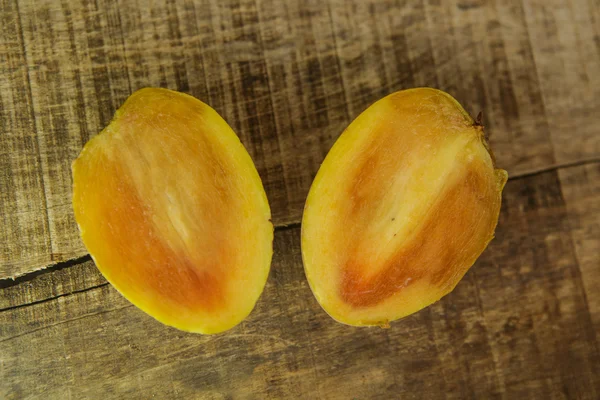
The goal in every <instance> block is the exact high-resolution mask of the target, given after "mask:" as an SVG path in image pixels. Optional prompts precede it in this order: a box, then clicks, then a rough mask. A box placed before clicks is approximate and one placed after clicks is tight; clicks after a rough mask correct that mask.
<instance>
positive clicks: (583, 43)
mask: <svg viewBox="0 0 600 400" xmlns="http://www.w3.org/2000/svg"><path fill="white" fill-rule="evenodd" d="M523 9H524V14H525V24H524V26H525V27H526V29H527V30H528V32H529V38H530V39H529V40H530V41H531V43H532V50H533V53H534V57H535V68H536V69H537V73H538V76H539V79H540V80H542V81H544V82H552V84H551V85H549V84H546V85H542V86H541V90H542V95H543V98H544V106H545V109H546V114H547V116H548V123H549V125H550V130H551V139H552V143H553V145H554V151H555V156H556V161H557V162H558V163H564V162H569V161H573V160H578V159H580V160H581V159H586V158H595V157H598V154H600V128H599V127H598V111H599V110H600V74H598V71H600V42H599V41H598V37H599V34H600V3H598V2H597V1H588V0H574V1H561V0H551V1H544V0H532V1H524V7H523Z"/></svg>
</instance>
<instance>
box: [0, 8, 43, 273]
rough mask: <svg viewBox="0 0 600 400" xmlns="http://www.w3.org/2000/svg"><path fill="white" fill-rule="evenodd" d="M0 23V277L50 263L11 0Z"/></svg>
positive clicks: (28, 95) (36, 150) (17, 24)
mask: <svg viewBox="0 0 600 400" xmlns="http://www.w3.org/2000/svg"><path fill="white" fill-rule="evenodd" d="M0 27H1V28H0V29H1V31H0V32H1V34H0V279H1V278H5V277H7V276H14V275H18V274H19V273H21V272H22V271H27V270H28V269H29V267H28V265H29V264H31V265H32V266H37V265H47V264H50V263H51V262H52V259H53V252H52V244H51V238H50V232H49V228H48V216H47V213H46V209H47V205H46V195H45V185H44V181H43V177H42V172H41V168H40V151H39V143H38V140H37V137H36V129H35V120H34V118H33V108H32V100H31V92H30V86H29V77H28V69H27V66H26V62H25V55H24V49H25V47H24V46H25V45H24V42H23V37H22V32H23V30H22V26H21V23H20V21H19V18H18V10H17V6H16V4H15V3H14V2H13V1H11V0H3V1H2V2H0ZM26 264H27V265H26Z"/></svg>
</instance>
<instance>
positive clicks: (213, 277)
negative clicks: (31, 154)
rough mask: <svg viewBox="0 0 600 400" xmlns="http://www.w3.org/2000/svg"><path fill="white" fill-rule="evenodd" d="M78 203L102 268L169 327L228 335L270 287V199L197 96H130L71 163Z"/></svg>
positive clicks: (163, 92) (240, 149) (155, 92)
mask: <svg viewBox="0 0 600 400" xmlns="http://www.w3.org/2000/svg"><path fill="white" fill-rule="evenodd" d="M73 208H74V211H75V218H76V220H77V223H78V225H79V229H80V231H81V237H82V239H83V242H84V244H85V246H86V247H87V249H88V251H89V252H90V255H91V256H92V257H93V259H94V261H95V263H96V265H97V267H98V269H99V270H100V271H101V272H102V274H103V275H104V276H105V277H106V279H107V280H108V281H109V282H110V283H111V284H112V285H113V286H114V287H115V288H116V289H117V290H118V291H119V292H121V294H123V295H124V296H125V297H126V298H127V299H128V300H129V301H131V302H132V303H133V304H135V305H136V306H138V307H139V308H140V309H142V310H143V311H145V312H147V313H148V314H150V315H151V316H153V317H154V318H156V319H157V320H159V321H161V322H163V323H164V324H167V325H170V326H173V327H176V328H178V329H181V330H185V331H190V332H197V333H217V332H222V331H224V330H227V329H229V328H231V327H233V326H235V325H237V324H238V323H240V322H241V321H242V320H243V319H244V318H245V317H246V316H247V315H248V314H249V313H250V312H251V311H252V308H253V307H254V305H255V303H256V301H257V300H258V298H259V296H260V294H261V293H262V290H263V288H264V285H265V282H266V280H267V276H268V274H269V268H270V263H271V255H272V241H273V226H272V224H271V221H270V217H271V215H270V210H269V205H268V203H267V197H266V195H265V192H264V189H263V186H262V183H261V180H260V177H259V175H258V173H257V171H256V168H255V166H254V164H253V162H252V160H251V158H250V156H249V154H248V153H247V152H246V149H245V148H244V146H243V145H242V143H241V142H240V140H239V139H238V137H237V136H236V134H235V133H234V132H233V130H232V129H231V128H230V127H229V125H228V124H227V123H226V122H225V121H224V120H223V119H222V118H221V117H220V116H219V115H218V114H217V112H216V111H214V110H213V109H212V108H211V107H209V106H208V105H206V104H204V103H202V102H201V101H200V100H198V99H195V98H194V97H191V96H188V95H185V94H182V93H178V92H174V91H170V90H167V89H153V88H147V89H141V90H139V91H137V92H135V93H134V94H132V95H131V96H130V97H129V98H128V99H127V101H126V102H125V104H124V105H123V106H122V107H121V108H120V109H119V110H118V111H117V112H116V114H115V117H114V119H113V120H112V122H111V123H110V125H108V126H107V127H106V128H105V129H104V130H103V131H102V132H101V133H100V134H98V135H97V136H96V137H94V138H93V139H91V140H90V141H89V142H88V143H87V144H86V146H85V147H84V149H83V150H82V151H81V154H80V155H79V157H78V158H77V159H76V160H75V161H74V162H73Z"/></svg>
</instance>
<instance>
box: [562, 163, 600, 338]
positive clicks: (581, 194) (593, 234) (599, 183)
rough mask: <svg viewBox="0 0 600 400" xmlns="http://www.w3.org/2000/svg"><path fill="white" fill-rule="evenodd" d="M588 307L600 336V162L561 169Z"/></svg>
mask: <svg viewBox="0 0 600 400" xmlns="http://www.w3.org/2000/svg"><path fill="white" fill-rule="evenodd" d="M559 177H560V182H561V186H562V192H563V196H564V198H565V203H566V205H567V209H568V211H569V223H570V227H571V236H572V237H573V245H574V246H575V254H576V256H577V261H578V262H579V269H580V272H581V280H582V284H583V287H584V288H585V293H586V296H587V302H588V309H589V312H590V314H591V317H592V321H593V322H594V326H595V328H596V329H595V331H596V339H597V340H598V339H600V162H597V163H591V164H588V165H584V166H581V167H577V168H566V169H561V170H560V171H559Z"/></svg>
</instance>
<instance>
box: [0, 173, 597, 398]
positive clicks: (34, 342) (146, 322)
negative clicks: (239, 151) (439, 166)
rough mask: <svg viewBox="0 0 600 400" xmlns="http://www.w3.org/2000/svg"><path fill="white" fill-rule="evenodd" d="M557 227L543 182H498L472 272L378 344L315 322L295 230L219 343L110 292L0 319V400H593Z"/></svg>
mask: <svg viewBox="0 0 600 400" xmlns="http://www.w3.org/2000/svg"><path fill="white" fill-rule="evenodd" d="M596 173H597V172H596ZM594 177H595V176H590V181H589V185H595V184H596V183H594V182H595V179H594ZM575 180H576V181H577V185H580V184H581V183H582V182H581V181H580V180H579V179H575ZM584 185H588V183H584ZM583 190H584V191H585V192H586V193H591V192H589V190H590V189H583ZM575 194H576V195H578V194H579V193H575ZM588 201H593V199H591V200H590V199H589V197H588ZM577 210H578V212H580V213H582V218H583V217H584V215H583V213H585V209H584V207H583V204H582V207H581V208H577ZM590 212H594V211H593V210H591V211H590ZM588 217H590V215H588ZM571 222H572V219H571V220H570V219H569V218H568V215H567V212H566V208H565V202H564V199H563V195H562V193H561V189H560V185H559V180H558V174H557V172H556V171H551V172H547V173H542V174H535V175H532V176H528V177H523V178H520V179H515V180H511V181H509V183H508V185H507V187H506V190H505V194H504V206H503V210H502V214H501V220H500V225H499V228H498V231H497V238H496V239H495V240H494V241H493V242H492V243H491V245H490V247H489V249H488V250H486V252H485V253H484V254H483V256H482V257H481V258H480V260H479V261H478V262H477V264H476V266H475V267H474V268H473V269H472V270H471V271H470V272H469V273H468V274H467V276H466V277H465V279H464V280H463V281H462V282H461V283H460V284H459V285H458V286H457V288H456V289H455V290H454V291H453V292H452V293H451V294H450V295H448V296H447V297H445V298H444V299H442V300H441V301H440V302H438V303H436V304H434V305H433V306H431V307H429V308H427V309H425V310H423V311H421V312H419V313H417V314H415V315H413V316H410V317H408V318H406V319H404V320H402V321H398V322H396V323H393V324H392V328H391V329H389V330H381V329H379V328H375V329H369V328H354V327H349V326H345V325H341V324H338V323H336V322H334V321H333V320H332V319H331V318H329V317H328V316H327V315H326V314H325V313H324V312H323V311H322V310H321V309H320V307H319V306H318V304H317V303H316V301H315V299H314V298H313V296H312V294H311V292H310V289H309V288H308V285H307V283H306V279H305V277H304V273H303V269H302V261H301V255H300V237H299V228H298V227H291V228H287V229H279V230H277V231H276V238H275V255H274V262H273V269H272V272H271V276H270V279H269V281H268V284H267V287H266V290H265V292H264V294H263V296H262V298H261V300H260V301H259V304H258V305H257V307H256V309H255V310H254V311H253V313H252V314H251V316H250V317H249V318H248V319H247V320H246V321H245V322H243V323H242V324H241V325H240V326H238V327H236V328H234V329H233V330H231V331H229V332H227V333H224V334H221V335H217V336H198V335H193V334H186V333H183V332H179V331H176V330H174V329H172V328H168V327H165V326H162V325H161V324H159V323H157V322H155V321H154V320H153V319H152V318H150V317H148V316H146V315H145V314H144V313H142V312H141V311H139V310H137V309H136V308H135V307H133V306H132V305H130V304H129V303H128V302H127V301H126V300H124V299H123V298H122V297H121V296H120V295H119V294H118V293H117V292H116V291H115V290H114V289H112V287H111V286H110V285H102V286H100V287H95V288H91V289H89V290H84V291H76V292H74V293H66V295H63V296H58V297H56V298H50V299H48V300H47V301H41V302H38V303H36V304H33V305H30V306H21V307H16V308H11V309H8V310H5V311H2V312H0V355H1V356H0V397H3V398H28V397H34V396H41V395H44V396H45V397H50V398H53V397H66V396H71V397H74V398H82V397H93V396H97V395H98V394H99V393H101V394H102V396H103V397H104V398H123V397H127V398H149V397H151V396H156V397H158V398H168V397H186V398H187V397H194V396H196V397H201V398H215V399H221V398H274V399H278V398H322V399H338V398H339V399H347V398H381V399H389V398H412V397H425V398H448V399H461V398H511V399H513V398H514V399H517V398H548V399H566V398H581V399H596V398H598V395H600V373H599V372H600V371H598V369H599V367H600V355H599V353H598V346H597V338H596V337H595V332H596V330H595V328H594V325H593V324H592V320H591V319H590V314H589V309H588V306H587V303H586V293H585V291H584V288H583V285H582V281H581V280H582V274H580V272H579V269H578V268H579V267H578V262H577V260H578V254H579V253H578V252H579V251H586V249H583V250H582V249H581V248H577V246H575V247H574V246H573V243H572V241H571V236H570V231H569V226H570V225H569V224H570V223H571ZM592 250H593V249H592ZM60 272H62V271H60ZM591 274H594V272H591ZM596 275H597V274H596ZM42 278H43V276H40V277H37V278H36V279H35V282H29V284H31V285H32V286H33V287H38V286H42V287H44V286H45V285H44V284H38V283H37V281H38V280H40V279H42ZM583 278H585V275H583ZM24 284H26V283H23V284H20V285H24ZM73 288H74V287H69V288H67V289H68V290H69V291H70V290H72V289H73ZM44 290H45V289H44ZM59 290H60V289H59ZM34 292H35V289H34ZM10 293H14V292H6V291H1V292H0V297H6V296H11V295H12V294H10ZM3 302H4V303H5V302H6V300H3Z"/></svg>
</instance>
